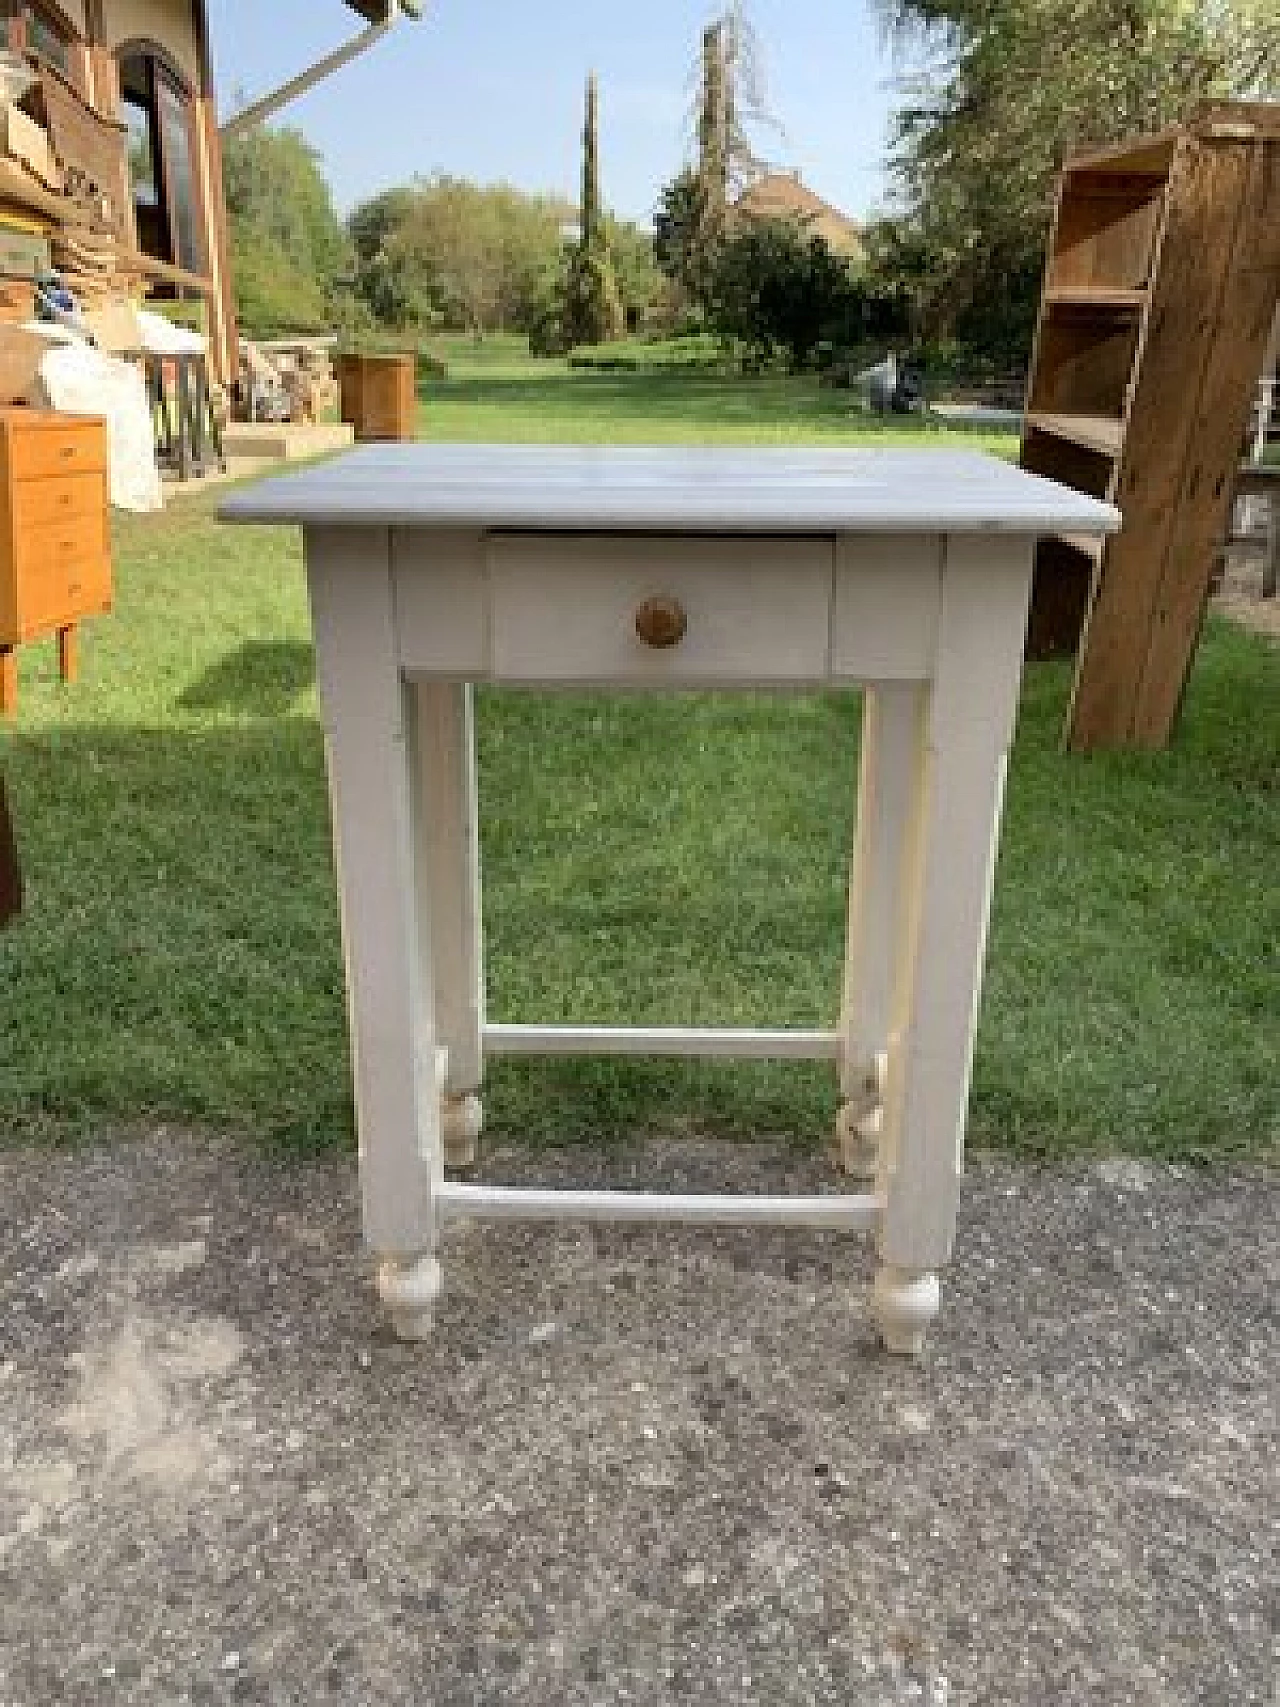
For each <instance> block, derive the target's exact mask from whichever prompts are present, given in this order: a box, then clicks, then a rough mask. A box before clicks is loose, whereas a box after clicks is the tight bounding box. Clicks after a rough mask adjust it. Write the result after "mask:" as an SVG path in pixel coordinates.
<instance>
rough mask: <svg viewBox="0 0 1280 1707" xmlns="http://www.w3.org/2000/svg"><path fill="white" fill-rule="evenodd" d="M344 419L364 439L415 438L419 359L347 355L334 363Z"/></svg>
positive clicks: (394, 356)
mask: <svg viewBox="0 0 1280 1707" xmlns="http://www.w3.org/2000/svg"><path fill="white" fill-rule="evenodd" d="M334 367H335V370H336V372H337V377H338V386H339V390H340V393H341V412H342V419H343V420H344V421H347V422H349V423H350V425H351V426H353V427H354V428H355V433H356V438H357V439H359V440H361V441H362V442H365V441H369V440H385V439H412V438H413V437H414V427H415V424H416V421H415V417H416V414H417V404H418V394H417V361H416V358H415V357H414V356H413V355H411V354H409V355H385V354H383V355H345V356H339V357H338V358H337V361H336V362H335V363H334Z"/></svg>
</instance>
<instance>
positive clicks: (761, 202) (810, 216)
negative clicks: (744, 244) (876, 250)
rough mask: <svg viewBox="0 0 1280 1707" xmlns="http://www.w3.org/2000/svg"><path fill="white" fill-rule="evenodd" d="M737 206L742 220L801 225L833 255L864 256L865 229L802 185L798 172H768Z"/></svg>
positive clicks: (848, 257) (751, 186)
mask: <svg viewBox="0 0 1280 1707" xmlns="http://www.w3.org/2000/svg"><path fill="white" fill-rule="evenodd" d="M733 206H734V212H735V214H736V215H737V216H738V217H739V218H744V219H748V220H759V221H764V220H782V221H785V222H787V223H790V224H793V225H798V226H800V227H801V228H802V230H803V231H804V232H805V234H806V235H807V236H810V237H821V238H822V240H823V242H824V243H825V244H826V245H827V247H828V248H829V249H830V250H831V251H832V253H833V254H836V255H843V256H844V257H845V258H846V260H857V259H858V258H859V257H860V256H861V254H862V227H861V226H860V225H858V224H857V222H856V221H855V220H852V219H850V218H849V216H848V215H847V214H844V213H841V211H840V209H839V208H838V207H833V206H832V205H831V203H830V202H828V201H824V200H823V199H822V197H821V196H820V195H817V194H815V192H814V191H813V190H811V189H810V188H809V187H808V185H807V184H804V183H802V182H801V179H800V174H799V173H798V172H768V173H766V174H765V176H764V177H763V178H757V179H756V181H755V182H754V183H753V184H749V185H748V186H747V188H746V189H745V190H743V192H742V194H741V195H740V196H739V197H738V199H737V201H736V202H735V203H734V204H733Z"/></svg>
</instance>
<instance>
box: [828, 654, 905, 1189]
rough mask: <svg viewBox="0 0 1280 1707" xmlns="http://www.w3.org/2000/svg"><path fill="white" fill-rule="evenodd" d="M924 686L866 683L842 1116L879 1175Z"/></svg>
mask: <svg viewBox="0 0 1280 1707" xmlns="http://www.w3.org/2000/svg"><path fill="white" fill-rule="evenodd" d="M918 698H919V696H918V693H917V690H916V688H915V687H914V686H913V685H912V684H911V683H902V682H892V683H885V684H883V685H881V686H879V687H869V688H867V689H866V690H865V693H864V698H863V711H862V757H861V764H860V770H859V779H858V827H857V833H856V836H855V839H854V849H853V869H852V874H851V876H850V880H849V935H848V944H847V948H846V953H845V970H844V1000H843V1003H842V1006H841V1016H840V1036H841V1051H840V1094H841V1097H842V1098H843V1099H844V1100H843V1102H842V1104H841V1108H840V1114H839V1117H838V1120H837V1124H836V1137H837V1141H838V1143H839V1147H840V1160H841V1164H842V1166H843V1168H844V1171H845V1172H846V1173H847V1174H850V1175H852V1176H853V1177H854V1178H856V1179H871V1178H873V1177H874V1175H875V1171H876V1158H877V1152H878V1149H879V1140H880V1132H881V1128H882V1124H883V1103H884V1086H885V1075H886V1072H887V1068H888V1058H889V1049H890V1042H891V1038H890V1022H891V1016H892V1005H893V981H894V972H895V945H896V944H897V942H898V940H899V938H900V936H901V933H902V931H903V929H904V928H905V924H906V921H905V918H904V916H903V909H904V904H905V894H906V879H907V866H906V856H907V847H908V839H909V838H908V832H909V828H910V814H911V806H912V790H911V782H910V779H911V775H912V760H913V755H914V749H915V740H916V723H917V712H918Z"/></svg>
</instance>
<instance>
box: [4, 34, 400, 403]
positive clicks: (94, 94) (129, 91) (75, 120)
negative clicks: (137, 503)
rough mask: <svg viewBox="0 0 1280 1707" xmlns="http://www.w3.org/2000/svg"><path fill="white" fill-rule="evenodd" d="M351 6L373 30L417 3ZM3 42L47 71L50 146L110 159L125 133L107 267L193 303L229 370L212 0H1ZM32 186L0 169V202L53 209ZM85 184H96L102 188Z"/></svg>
mask: <svg viewBox="0 0 1280 1707" xmlns="http://www.w3.org/2000/svg"><path fill="white" fill-rule="evenodd" d="M346 4H347V5H348V6H349V7H350V9H351V10H352V11H353V12H355V13H356V14H357V15H358V16H359V18H360V19H361V20H362V21H363V24H364V25H365V26H366V30H365V34H366V35H368V36H373V35H374V34H375V33H376V32H377V31H378V30H380V29H381V28H383V27H385V26H387V25H388V24H390V23H391V22H393V21H394V20H395V18H396V16H397V15H398V14H399V13H400V12H401V11H403V12H405V13H408V14H410V15H417V12H418V10H419V8H418V6H417V4H416V3H413V0H346ZM243 6H244V13H245V22H246V24H255V25H257V27H259V28H263V27H264V26H263V24H262V22H261V19H262V15H263V13H264V12H265V13H268V14H269V13H270V12H271V10H272V8H271V6H270V4H269V3H268V4H265V5H264V4H263V3H262V0H252V3H251V0H243ZM363 39H364V38H363V37H362V38H358V39H357V41H356V42H355V43H353V44H351V45H350V46H349V47H348V48H347V49H345V50H341V51H340V52H339V53H338V54H335V55H332V56H330V60H329V61H326V62H325V63H324V65H322V66H321V67H316V68H313V69H312V71H311V72H310V73H304V74H303V75H302V76H300V77H299V78H297V79H295V80H294V81H293V83H291V84H290V85H289V86H288V88H287V90H286V91H283V92H282V94H289V93H299V92H301V90H302V89H303V88H305V87H308V86H309V85H310V83H311V82H314V81H316V80H318V77H319V75H321V74H322V73H323V72H324V70H326V69H329V68H334V67H336V65H337V64H339V63H341V62H343V60H344V59H346V58H350V57H352V55H353V52H354V51H356V50H357V49H358V48H359V47H360V46H361V45H362V43H363ZM0 46H2V47H7V48H8V49H9V50H10V51H11V52H16V53H18V54H20V55H22V56H23V57H24V58H26V59H27V60H29V61H30V62H32V63H33V64H34V65H36V66H38V67H39V68H40V70H41V74H42V76H47V79H48V87H47V90H46V94H47V96H48V97H49V98H50V100H51V101H52V103H53V104H54V105H55V106H56V108H57V120H58V122H57V124H56V125H55V124H54V123H53V122H52V117H53V115H50V120H51V122H50V124H49V128H50V132H51V133H52V134H53V141H54V144H55V152H57V153H58V155H59V156H61V155H62V154H63V153H64V152H66V150H65V149H63V148H62V147H60V146H58V145H59V143H60V140H61V139H60V137H59V135H58V134H56V132H57V131H58V130H60V131H61V133H62V136H64V137H68V138H69V139H70V141H69V147H70V151H71V152H75V151H76V149H77V147H81V146H82V147H83V149H84V150H85V152H86V154H92V153H93V152H94V150H95V148H96V151H97V155H98V157H99V158H100V159H109V158H114V159H115V160H117V161H118V160H119V156H120V152H121V149H120V144H121V143H123V154H124V158H125V162H126V165H125V168H124V172H125V177H126V181H125V182H124V183H122V184H113V185H111V186H109V189H110V191H111V192H112V193H111V194H110V195H107V196H104V197H102V205H103V206H104V207H107V205H108V204H111V206H110V211H109V214H108V215H107V221H108V223H107V232H108V235H109V237H110V239H111V243H110V260H111V264H112V268H113V274H112V276H121V277H123V276H129V277H132V278H134V279H138V280H141V281H142V282H143V283H145V286H146V288H147V292H148V294H149V295H150V296H152V297H158V298H164V297H168V298H174V297H180V298H186V299H194V300H197V301H200V302H202V303H203V304H204V314H203V320H204V328H205V330H206V331H207V334H208V338H209V347H210V356H211V366H212V368H213V371H214V375H215V377H216V378H218V379H219V380H221V381H224V382H225V381H227V380H229V379H230V378H231V377H232V376H233V375H234V373H235V366H236V326H235V306H234V294H233V290H232V281H231V273H230V256H229V252H228V241H227V217H226V206H225V203H224V200H223V190H222V155H221V147H220V140H219V130H218V120H217V114H216V109H215V103H214V91H213V65H212V55H211V51H210V39H209V18H208V7H207V0H0ZM266 105H269V103H262V104H260V107H265V106H266ZM108 145H110V147H108ZM106 170H117V168H104V171H106ZM15 186H16V187H15ZM37 188H39V186H36V185H34V184H33V185H32V186H30V187H29V188H28V189H26V190H25V191H24V189H23V184H22V183H19V182H17V181H16V180H13V181H6V182H5V183H4V184H0V205H3V204H9V205H12V204H13V203H14V202H15V201H16V202H17V203H18V204H19V205H20V206H24V207H26V208H28V209H34V210H35V211H37V212H40V211H41V210H43V213H44V214H45V215H49V214H50V213H51V212H52V214H53V217H55V218H56V207H54V206H53V204H52V202H51V198H50V196H49V193H48V185H47V183H46V184H45V186H43V188H42V189H41V190H40V195H37ZM91 188H93V190H94V191H95V193H101V192H102V191H103V190H104V189H106V188H108V186H103V185H101V184H97V183H94V184H93V185H92V186H91ZM24 194H25V195H26V198H27V199H26V201H25V203H24V202H23V196H24ZM41 197H43V200H42V199H41ZM74 229H76V230H77V231H78V234H79V235H80V237H81V238H82V239H84V240H85V241H89V240H90V239H91V238H92V235H93V234H92V232H90V233H89V236H88V238H86V237H85V232H84V228H83V225H81V226H80V227H77V228H74ZM99 235H101V234H99ZM77 252H78V251H77ZM104 253H106V250H105V249H104V248H103V247H102V246H101V245H100V246H99V247H98V248H97V249H96V250H94V249H93V248H92V244H91V243H90V256H91V258H92V259H94V260H96V261H97V263H98V264H100V265H102V266H104V267H105V266H106V263H105V262H103V261H102V256H103V254H104ZM86 264H87V263H86Z"/></svg>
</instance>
